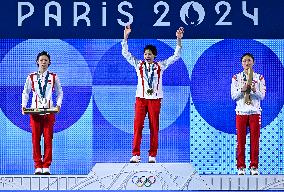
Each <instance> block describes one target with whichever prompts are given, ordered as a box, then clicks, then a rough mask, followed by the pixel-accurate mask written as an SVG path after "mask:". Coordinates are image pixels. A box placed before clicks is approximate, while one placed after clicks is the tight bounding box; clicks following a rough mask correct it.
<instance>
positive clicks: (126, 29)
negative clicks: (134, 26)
mask: <svg viewBox="0 0 284 192" xmlns="http://www.w3.org/2000/svg"><path fill="white" fill-rule="evenodd" d="M129 33H131V28H130V25H127V26H125V28H124V39H125V40H127V39H128V36H129Z"/></svg>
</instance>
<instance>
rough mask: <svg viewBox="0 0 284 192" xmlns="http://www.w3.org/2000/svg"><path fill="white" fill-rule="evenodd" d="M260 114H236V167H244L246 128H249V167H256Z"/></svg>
mask: <svg viewBox="0 0 284 192" xmlns="http://www.w3.org/2000/svg"><path fill="white" fill-rule="evenodd" d="M260 124H261V116H260V115H259V114H252V115H237V116H236V127H237V168H241V167H244V168H245V167H246V164H245V145H246V129H247V127H249V130H250V167H255V168H258V154H259V137H260Z"/></svg>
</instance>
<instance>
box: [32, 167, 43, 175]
mask: <svg viewBox="0 0 284 192" xmlns="http://www.w3.org/2000/svg"><path fill="white" fill-rule="evenodd" d="M34 174H35V175H41V174H42V168H36V169H35V173H34Z"/></svg>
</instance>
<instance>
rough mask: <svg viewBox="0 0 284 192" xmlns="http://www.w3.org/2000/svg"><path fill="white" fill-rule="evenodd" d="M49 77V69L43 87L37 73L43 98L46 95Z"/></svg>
mask: <svg viewBox="0 0 284 192" xmlns="http://www.w3.org/2000/svg"><path fill="white" fill-rule="evenodd" d="M48 77H49V72H48V71H47V74H46V76H45V84H44V86H43V87H42V86H41V79H40V75H39V74H37V80H38V86H39V91H40V94H41V97H42V99H43V98H44V97H45V92H46V87H47V84H48Z"/></svg>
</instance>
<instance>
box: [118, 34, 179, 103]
mask: <svg viewBox="0 0 284 192" xmlns="http://www.w3.org/2000/svg"><path fill="white" fill-rule="evenodd" d="M121 45H122V55H123V56H124V57H125V59H126V60H127V61H128V62H129V63H130V64H131V65H132V66H134V67H135V69H136V73H137V77H138V84H137V90H136V97H139V98H145V99H158V98H163V89H162V88H163V87H162V84H163V83H162V76H163V72H164V70H165V69H166V68H167V67H168V66H169V65H171V64H172V63H174V62H175V61H177V60H178V59H179V58H180V53H181V46H178V45H177V46H176V49H175V52H174V55H172V56H171V57H169V58H168V59H166V60H164V61H159V62H154V66H153V64H149V63H147V61H143V60H137V59H136V58H135V57H134V56H132V54H131V53H130V52H129V51H128V45H127V41H126V40H123V41H122V42H121ZM149 70H150V71H149ZM147 71H149V72H147ZM146 72H147V73H148V74H146ZM152 72H154V74H153V82H152V84H153V91H154V93H153V94H147V90H148V89H149V85H148V83H147V77H148V78H149V77H150V76H151V74H152Z"/></svg>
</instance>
